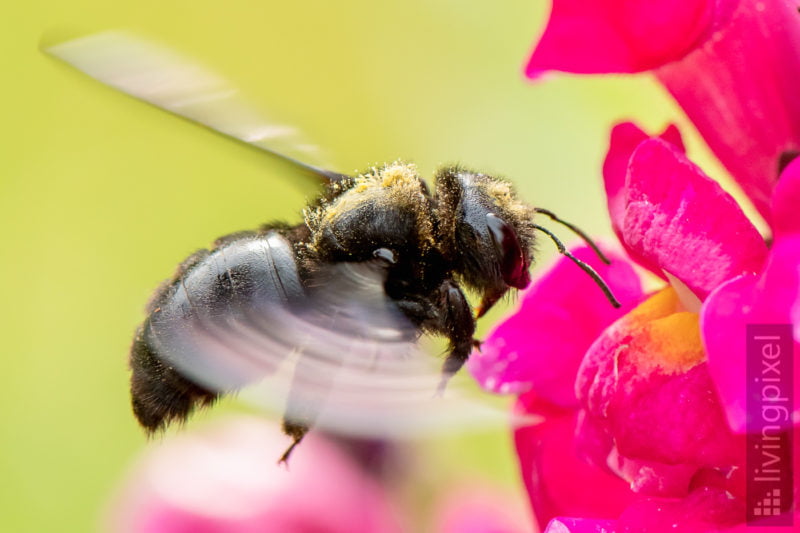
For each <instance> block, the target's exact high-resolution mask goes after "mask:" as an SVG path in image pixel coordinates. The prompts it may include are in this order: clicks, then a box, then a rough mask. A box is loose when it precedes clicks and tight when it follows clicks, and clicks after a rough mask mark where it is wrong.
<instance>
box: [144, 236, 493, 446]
mask: <svg viewBox="0 0 800 533" xmlns="http://www.w3.org/2000/svg"><path fill="white" fill-rule="evenodd" d="M384 280H385V269H384V267H383V266H382V264H381V263H380V262H378V261H375V262H365V263H341V264H336V265H332V266H329V267H327V268H325V269H324V270H323V271H321V272H319V273H318V274H317V276H316V277H315V278H314V279H313V280H312V283H310V284H309V285H310V287H309V288H307V289H303V288H302V287H301V285H300V281H299V276H298V274H297V269H296V265H295V262H294V257H293V255H292V252H291V247H290V245H289V244H288V243H287V242H286V241H285V240H284V239H283V238H282V237H280V236H278V235H277V234H271V235H268V236H266V237H259V238H255V239H250V240H243V241H237V242H235V243H233V244H232V245H230V246H227V247H223V248H221V249H219V250H217V251H215V252H214V253H212V254H211V255H209V256H208V257H207V258H205V259H204V260H203V261H202V262H201V263H200V264H199V265H198V266H196V267H195V268H193V269H192V271H191V272H190V273H189V274H188V275H187V276H185V277H184V279H183V281H182V282H181V283H180V284H179V286H177V287H176V290H175V291H174V292H173V293H172V294H171V296H170V297H169V298H168V299H167V300H165V301H163V302H160V304H159V307H158V309H157V310H156V311H154V312H153V314H152V315H151V317H150V320H149V324H148V327H147V328H148V329H147V331H146V335H147V336H148V342H150V344H151V345H152V346H154V347H155V348H156V349H157V352H158V354H159V356H160V357H161V358H162V359H164V360H165V361H167V362H168V363H169V364H170V365H171V366H174V367H176V368H177V369H178V370H179V371H180V372H181V373H182V374H184V375H186V376H187V377H189V378H190V379H191V380H193V381H195V382H196V383H198V384H200V385H203V386H204V387H206V388H209V389H211V390H215V391H220V392H230V391H233V390H239V389H241V388H242V387H245V386H248V385H250V386H248V387H247V389H246V390H244V391H243V392H242V395H243V396H244V397H245V398H246V399H247V400H249V401H251V402H255V403H258V404H259V405H260V406H262V407H265V408H267V409H269V410H272V411H277V412H279V413H286V414H287V415H288V416H289V417H290V418H292V419H293V420H297V421H300V422H303V423H308V424H309V425H313V426H315V427H323V428H326V429H329V430H332V431H336V432H340V433H341V432H344V433H348V434H357V435H373V436H384V435H387V434H400V435H408V434H409V432H419V431H431V430H437V429H446V428H452V427H453V426H454V425H462V426H467V425H475V424H480V425H485V424H486V423H487V422H488V421H492V420H493V421H497V422H501V421H506V422H507V421H508V415H507V414H506V413H501V412H499V411H497V410H494V409H492V408H490V407H488V406H487V405H486V404H485V403H484V402H480V401H477V400H469V399H468V398H467V397H466V396H465V395H464V394H462V393H460V391H458V390H455V388H451V389H449V390H448V391H447V393H446V395H445V397H437V396H435V392H436V388H437V385H438V383H439V380H440V376H441V374H440V362H439V361H438V360H437V359H435V358H432V357H430V356H429V355H426V354H424V353H422V352H421V351H420V350H419V349H418V347H417V337H418V329H417V328H415V327H414V326H413V324H411V323H410V322H409V321H408V319H407V318H406V317H405V315H403V314H402V312H400V311H399V309H398V308H397V307H396V305H395V304H394V303H393V302H392V301H391V300H390V299H389V298H388V297H387V296H386V294H385V292H384V289H383V283H384Z"/></svg>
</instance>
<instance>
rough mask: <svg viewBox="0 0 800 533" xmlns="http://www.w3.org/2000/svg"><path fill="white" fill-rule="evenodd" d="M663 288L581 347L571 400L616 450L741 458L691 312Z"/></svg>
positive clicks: (686, 460)
mask: <svg viewBox="0 0 800 533" xmlns="http://www.w3.org/2000/svg"><path fill="white" fill-rule="evenodd" d="M678 307H679V306H678V298H677V295H675V293H674V291H672V290H671V289H667V290H664V291H662V292H661V293H658V294H656V295H655V296H653V297H651V298H650V299H648V300H646V301H645V303H643V304H641V305H640V306H639V307H637V308H636V309H635V310H634V311H632V312H631V313H629V314H628V315H626V316H625V317H623V318H622V319H620V320H619V321H617V322H616V323H614V324H613V325H612V326H610V327H609V328H607V329H606V330H605V331H604V332H603V334H602V335H601V336H600V337H599V338H598V339H597V340H596V341H595V343H594V344H593V345H592V347H591V348H590V349H589V350H588V352H587V353H586V357H585V359H584V361H583V363H582V364H581V367H580V369H579V371H578V377H577V380H576V390H577V394H578V399H579V400H580V401H581V403H582V405H584V406H585V408H586V410H587V415H588V416H590V417H591V418H592V419H593V421H594V423H595V424H598V425H602V427H604V428H605V430H606V431H607V432H608V434H609V435H610V436H611V437H612V438H613V442H614V444H615V445H616V447H617V449H618V451H619V453H620V455H623V456H625V457H627V458H629V459H633V460H637V461H652V462H656V463H664V464H672V465H675V464H690V465H691V464H693V465H697V466H698V468H699V467H701V466H720V467H727V466H729V465H738V464H741V462H742V460H743V452H744V442H743V440H742V439H741V438H739V437H736V436H735V435H733V434H732V433H731V432H730V430H729V429H728V426H727V422H726V420H725V417H724V414H723V411H722V408H721V406H720V404H719V400H718V398H717V396H716V393H715V391H714V385H713V383H712V381H711V377H710V375H709V373H708V367H707V364H706V363H705V362H704V361H703V360H704V353H703V347H702V345H701V342H700V331H699V325H698V323H697V315H696V314H694V313H688V312H682V311H678V312H676V311H677V309H678Z"/></svg>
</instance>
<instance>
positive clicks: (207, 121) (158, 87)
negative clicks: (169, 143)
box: [45, 32, 341, 181]
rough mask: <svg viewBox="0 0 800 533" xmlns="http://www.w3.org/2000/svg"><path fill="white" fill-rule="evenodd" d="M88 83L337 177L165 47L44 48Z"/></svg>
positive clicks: (113, 43) (121, 41)
mask: <svg viewBox="0 0 800 533" xmlns="http://www.w3.org/2000/svg"><path fill="white" fill-rule="evenodd" d="M45 51H46V52H47V53H49V54H50V55H52V56H54V57H57V58H58V59H60V60H62V61H64V62H66V63H68V64H70V65H72V66H73V67H75V68H76V69H78V70H80V71H81V72H84V73H85V74H87V75H89V76H91V77H92V78H94V79H96V80H98V81H100V82H101V83H104V84H106V85H110V86H111V87H114V88H116V89H118V90H120V91H122V92H124V93H126V94H128V95H130V96H133V97H136V98H138V99H140V100H144V101H145V102H149V103H150V104H153V105H154V106H156V107H159V108H161V109H164V110H166V111H169V112H171V113H174V114H176V115H178V116H181V117H184V118H186V119H189V120H191V121H193V122H196V123H199V124H202V125H204V126H207V127H209V128H211V129H213V130H215V131H217V132H219V133H222V134H223V135H226V136H228V137H232V138H234V139H237V140H239V141H242V142H245V143H247V144H249V145H251V146H255V147H257V148H260V149H262V150H265V151H267V152H270V153H271V154H274V155H276V156H278V157H281V158H282V159H284V160H287V161H289V162H290V163H292V164H294V165H297V166H299V167H301V168H302V169H304V170H306V171H309V172H311V173H313V174H315V175H317V176H318V177H320V178H322V179H324V180H326V181H327V180H337V179H340V178H341V175H340V174H338V173H336V172H333V171H330V170H325V169H324V168H322V167H319V166H316V165H313V164H310V163H309V162H308V161H310V160H311V159H313V158H314V155H315V154H316V153H318V152H319V150H318V148H317V147H316V146H314V145H311V144H308V143H307V142H304V141H303V138H302V136H301V135H300V133H299V132H298V131H297V129H296V128H294V127H291V126H286V125H281V124H275V123H274V122H271V121H269V120H266V119H264V118H263V117H262V116H261V114H260V113H259V112H258V111H257V110H256V109H255V108H254V107H253V106H252V105H250V104H249V103H248V102H247V101H246V100H245V99H244V98H243V97H242V96H241V94H240V93H239V91H238V90H237V89H236V88H235V87H233V86H232V85H231V84H230V83H229V82H228V81H227V80H225V79H223V78H221V77H220V76H218V75H217V74H215V73H214V72H212V71H210V70H208V69H207V68H206V67H204V66H202V65H200V64H198V63H196V62H193V61H191V60H189V59H187V58H185V57H183V56H181V55H180V54H178V53H176V52H174V51H173V50H170V49H168V48H166V47H164V46H160V45H158V44H155V43H152V42H150V41H147V40H145V39H142V38H141V37H137V36H135V35H132V34H129V33H124V32H104V33H97V34H93V35H88V36H85V37H80V38H77V39H73V40H70V41H66V42H63V43H60V44H57V45H54V46H51V47H48V48H46V49H45Z"/></svg>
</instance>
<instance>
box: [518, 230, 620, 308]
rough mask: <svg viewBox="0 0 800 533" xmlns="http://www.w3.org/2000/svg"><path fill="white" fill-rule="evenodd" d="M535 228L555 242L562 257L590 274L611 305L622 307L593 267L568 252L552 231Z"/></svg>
mask: <svg viewBox="0 0 800 533" xmlns="http://www.w3.org/2000/svg"><path fill="white" fill-rule="evenodd" d="M533 227H534V228H536V229H538V230H539V231H541V232H542V233H544V234H546V235H547V236H548V237H550V238H551V239H552V240H553V242H554V243H555V244H556V247H557V248H558V251H559V253H561V254H562V255H564V256H566V257H568V258H569V259H571V260H572V261H573V262H574V263H575V264H576V265H578V266H579V267H581V269H582V270H583V271H584V272H586V273H587V274H589V276H590V277H591V278H592V279H593V280H594V282H595V283H597V285H599V286H600V288H601V289H602V290H603V293H605V295H606V298H608V301H609V302H611V305H613V306H614V307H616V308H620V307H622V304H620V303H619V300H617V299H616V298H615V297H614V293H612V292H611V289H610V288H609V286H608V285H607V284H606V282H605V281H603V278H601V277H600V274H598V273H597V271H595V269H593V268H592V267H591V266H589V265H588V264H586V263H584V262H583V261H581V260H580V259H578V258H577V257H575V256H574V255H572V254H571V253H570V252H569V250H567V248H566V247H565V246H564V243H563V242H561V241H560V240H559V239H558V237H556V236H555V234H553V232H552V231H550V230H549V229H547V228H543V227H542V226H540V225H538V224H534V225H533Z"/></svg>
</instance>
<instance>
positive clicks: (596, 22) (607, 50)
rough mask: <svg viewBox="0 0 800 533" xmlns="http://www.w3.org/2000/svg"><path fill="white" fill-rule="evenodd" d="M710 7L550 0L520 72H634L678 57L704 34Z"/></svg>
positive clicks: (705, 0) (705, 1)
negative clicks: (544, 22)
mask: <svg viewBox="0 0 800 533" xmlns="http://www.w3.org/2000/svg"><path fill="white" fill-rule="evenodd" d="M714 4H715V2H714V1H711V0H692V1H685V2H678V3H671V2H641V1H637V0H616V1H615V0H599V1H595V2H582V1H580V0H553V9H552V12H551V13H550V20H549V21H548V23H547V27H546V28H545V31H544V34H543V35H542V37H541V39H540V40H539V43H538V44H537V46H536V49H535V50H534V52H533V55H532V56H531V58H530V61H529V62H528V66H527V68H526V71H525V73H526V74H527V75H528V77H531V78H534V77H536V76H538V75H539V74H540V73H541V72H542V71H546V70H561V71H565V72H575V73H600V72H639V71H642V70H648V69H651V68H654V67H657V66H659V65H662V64H663V63H665V62H667V61H673V60H676V59H679V58H681V57H682V56H683V55H685V54H686V53H687V52H689V51H690V50H692V48H693V47H694V45H695V44H696V43H697V42H698V40H700V39H701V38H702V37H703V36H704V35H705V33H706V31H707V30H708V28H709V25H710V24H711V22H712V14H713V10H714Z"/></svg>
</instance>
